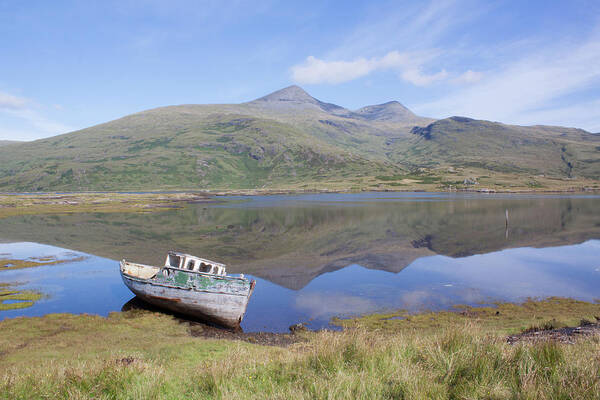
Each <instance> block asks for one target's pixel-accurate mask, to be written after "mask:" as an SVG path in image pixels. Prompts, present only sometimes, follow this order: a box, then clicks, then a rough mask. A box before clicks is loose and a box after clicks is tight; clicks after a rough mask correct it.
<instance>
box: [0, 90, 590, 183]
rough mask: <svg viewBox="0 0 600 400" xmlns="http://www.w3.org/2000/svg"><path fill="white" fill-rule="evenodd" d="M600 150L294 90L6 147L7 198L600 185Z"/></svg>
mask: <svg viewBox="0 0 600 400" xmlns="http://www.w3.org/2000/svg"><path fill="white" fill-rule="evenodd" d="M599 149H600V136H599V135H595V134H590V133H588V132H585V131H582V130H578V129H572V128H560V127H543V126H536V127H518V126H509V125H503V124H499V123H493V122H488V121H477V120H471V119H468V118H459V117H452V118H448V119H444V120H439V121H434V120H432V119H429V118H423V117H419V116H416V115H415V114H413V113H412V112H411V111H410V110H408V109H407V108H406V107H404V106H403V105H401V104H400V103H398V102H389V103H385V104H381V105H375V106H367V107H363V108H361V109H360V110H357V111H351V110H347V109H345V108H343V107H340V106H337V105H334V104H330V103H324V102H321V101H319V100H317V99H315V98H313V97H311V96H310V95H309V94H307V93H306V92H305V91H303V90H302V89H301V88H299V87H297V86H292V87H289V88H285V89H282V90H279V91H277V92H274V93H272V94H270V95H267V96H265V97H262V98H260V99H257V100H254V101H251V102H248V103H242V104H231V105H181V106H170V107H162V108H157V109H153V110H148V111H144V112H140V113H136V114H132V115H129V116H126V117H124V118H121V119H118V120H115V121H111V122H108V123H105V124H101V125H97V126H93V127H90V128H87V129H83V130H80V131H76V132H71V133H67V134H64V135H60V136H55V137H51V138H47V139H41V140H37V141H34V142H23V143H16V144H15V143H13V144H11V145H10V146H2V144H1V143H0V191H54V190H57V191H60V190H75V191H78V190H165V189H253V188H295V189H313V188H317V187H318V188H335V189H340V188H345V189H352V188H364V187H365V186H366V187H371V188H373V187H392V188H397V187H398V186H407V184H405V183H402V182H404V181H406V179H404V180H403V179H400V180H399V181H398V182H392V181H390V179H388V178H386V177H402V178H406V177H409V178H411V179H408V181H409V182H412V183H413V184H414V183H415V182H417V183H419V184H431V185H434V186H427V187H423V188H427V189H435V185H442V186H443V183H444V182H446V183H447V182H451V180H450V181H449V180H448V179H449V178H447V177H445V176H441V175H440V171H441V170H443V169H444V168H447V167H453V168H463V169H465V171H463V172H462V173H463V174H465V175H468V174H473V173H478V174H479V175H485V174H487V172H489V173H490V174H494V173H510V174H517V175H519V174H520V175H527V174H529V175H530V174H535V175H540V174H543V175H545V176H549V177H555V178H559V179H570V178H573V177H577V178H579V177H584V178H591V179H597V178H598V176H600V151H599ZM423 168H425V170H424V169H423ZM415 174H420V178H419V177H418V178H417V179H414V178H415ZM451 178H455V179H457V182H459V181H461V179H462V177H461V176H458V177H451ZM394 179H395V178H394ZM419 179H420V180H419ZM511 179H512V178H511ZM392 180H393V179H392Z"/></svg>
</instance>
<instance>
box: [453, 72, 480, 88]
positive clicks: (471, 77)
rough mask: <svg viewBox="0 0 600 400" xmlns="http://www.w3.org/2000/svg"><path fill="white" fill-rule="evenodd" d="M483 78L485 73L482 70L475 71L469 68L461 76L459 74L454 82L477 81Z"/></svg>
mask: <svg viewBox="0 0 600 400" xmlns="http://www.w3.org/2000/svg"><path fill="white" fill-rule="evenodd" d="M481 78H483V73H482V72H478V71H473V70H470V69H469V70H467V71H466V72H464V73H463V74H461V75H460V76H458V77H457V78H456V79H454V82H456V83H467V84H468V83H475V82H479V81H480V80H481Z"/></svg>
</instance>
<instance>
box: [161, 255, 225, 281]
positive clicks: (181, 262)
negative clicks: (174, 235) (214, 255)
mask: <svg viewBox="0 0 600 400" xmlns="http://www.w3.org/2000/svg"><path fill="white" fill-rule="evenodd" d="M165 267H172V268H179V269H185V270H188V271H196V272H204V273H207V274H214V275H226V273H225V265H224V264H220V263H218V262H214V261H210V260H206V259H204V258H200V257H194V256H191V255H189V254H184V253H177V252H174V251H170V252H169V253H168V254H167V260H166V261H165Z"/></svg>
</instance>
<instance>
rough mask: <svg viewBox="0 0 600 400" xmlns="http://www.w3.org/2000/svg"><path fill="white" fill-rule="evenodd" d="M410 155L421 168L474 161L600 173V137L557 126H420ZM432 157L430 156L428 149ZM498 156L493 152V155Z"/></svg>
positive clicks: (466, 122) (457, 121) (507, 167)
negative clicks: (424, 157) (423, 154)
mask: <svg viewBox="0 0 600 400" xmlns="http://www.w3.org/2000/svg"><path fill="white" fill-rule="evenodd" d="M411 132H412V133H413V134H414V135H415V137H416V138H417V140H416V142H414V143H413V144H412V145H411V146H410V148H409V152H410V153H411V154H406V153H404V154H403V155H404V156H405V157H406V159H407V160H409V161H412V162H414V163H415V164H419V165H421V166H428V167H431V166H435V165H447V164H454V165H470V166H477V167H480V168H483V169H487V170H492V171H498V172H514V173H528V174H540V173H541V174H548V175H553V176H566V177H569V178H572V177H573V176H576V175H583V176H588V177H593V178H596V179H597V178H598V177H600V164H599V163H600V151H599V150H600V147H599V146H600V135H597V134H592V133H589V132H586V131H584V130H582V129H574V128H563V127H554V126H529V127H524V126H515V125H505V124H501V123H497V122H490V121H480V120H475V119H471V118H465V117H451V118H446V119H442V120H439V121H436V122H433V123H432V124H429V125H427V126H426V127H414V128H413V129H412V131H411ZM424 151H427V152H428V154H429V157H428V159H427V160H424V159H423V158H422V156H421V154H422V152H424ZM491 155H493V156H491Z"/></svg>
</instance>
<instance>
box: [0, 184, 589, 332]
mask: <svg viewBox="0 0 600 400" xmlns="http://www.w3.org/2000/svg"><path fill="white" fill-rule="evenodd" d="M227 200H232V201H231V202H227V203H221V204H192V205H189V206H187V207H186V208H184V209H181V210H167V211H164V212H160V213H148V214H126V213H119V214H102V213H89V214H74V215H40V216H20V217H11V218H6V219H2V220H0V240H2V241H3V242H7V243H3V244H0V254H2V255H1V256H0V258H4V259H11V258H14V259H25V258H28V257H45V256H55V257H58V258H66V259H73V258H76V257H77V256H85V258H84V259H83V260H76V261H72V262H66V263H62V264H57V265H48V266H42V267H36V268H29V269H20V270H7V271H1V268H0V282H5V283H13V284H16V286H14V287H16V288H18V289H20V290H25V289H27V290H35V291H39V292H41V293H43V294H45V297H44V298H43V299H41V300H39V301H37V302H36V303H35V304H34V305H33V306H32V307H29V308H23V309H18V310H7V311H0V318H8V317H14V316H19V315H28V316H31V315H44V314H47V313H53V312H72V313H94V314H100V315H107V314H108V313H109V312H111V311H119V310H121V308H122V307H123V305H124V304H125V303H127V302H128V301H129V300H130V299H131V298H132V297H133V295H132V294H131V293H130V292H129V291H128V289H127V288H126V287H125V286H124V285H123V283H122V282H121V279H120V276H119V273H118V262H117V261H116V260H119V259H122V258H126V259H130V260H132V261H138V262H143V263H152V264H160V263H162V262H164V256H165V253H166V251H167V250H170V249H175V250H180V251H185V252H188V253H191V254H196V255H199V256H202V257H206V258H210V259H215V260H217V261H223V262H225V263H227V264H228V272H230V273H240V272H243V273H245V274H247V275H251V276H252V277H253V278H255V279H257V281H258V283H257V286H256V290H255V293H254V295H253V297H252V299H251V302H250V305H249V307H248V312H247V314H246V317H245V319H244V322H243V324H242V326H243V328H244V329H245V330H247V331H255V330H269V331H285V330H287V327H288V326H289V325H291V324H293V323H296V322H299V321H305V322H308V323H309V326H311V327H312V328H320V327H326V326H328V322H329V320H330V318H331V317H332V316H349V315H357V314H361V313H365V312H373V311H385V310H390V309H398V308H403V309H409V310H413V311H416V310H420V309H442V308H449V307H452V306H453V305H456V304H480V303H482V302H483V303H490V302H493V301H503V300H508V301H520V300H523V299H525V298H527V297H547V296H566V297H574V298H578V299H582V300H588V301H593V300H595V299H598V298H600V240H598V239H600V213H599V212H598V211H597V210H599V209H600V208H599V206H600V198H599V197H598V196H534V195H477V194H440V193H364V194H321V195H294V196H258V197H251V198H248V197H239V196H236V197H234V196H232V197H229V198H227ZM506 210H508V214H509V224H508V227H507V226H506V220H505V215H506ZM0 267H1V266H0Z"/></svg>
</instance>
